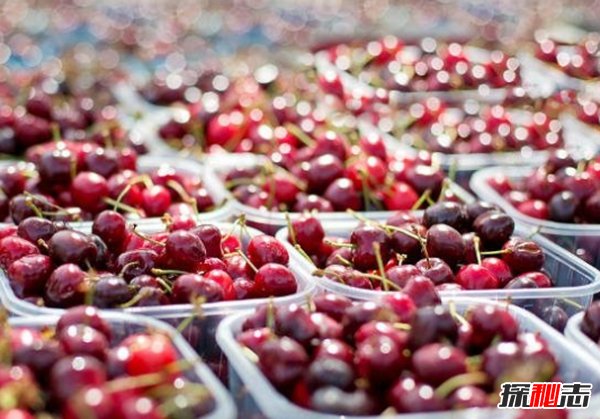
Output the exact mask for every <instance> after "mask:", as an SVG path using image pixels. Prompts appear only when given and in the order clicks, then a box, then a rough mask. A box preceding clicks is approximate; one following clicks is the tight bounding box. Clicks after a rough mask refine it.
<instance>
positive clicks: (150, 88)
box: [139, 69, 229, 106]
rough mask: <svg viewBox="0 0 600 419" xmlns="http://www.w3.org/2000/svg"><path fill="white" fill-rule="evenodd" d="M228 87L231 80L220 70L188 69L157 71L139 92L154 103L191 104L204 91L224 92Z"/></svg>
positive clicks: (166, 104) (160, 104)
mask: <svg viewBox="0 0 600 419" xmlns="http://www.w3.org/2000/svg"><path fill="white" fill-rule="evenodd" d="M228 87H229V80H228V79H227V77H226V76H224V75H223V74H221V73H219V72H216V71H211V70H206V71H199V72H198V71H194V70H191V69H186V70H184V71H182V72H180V73H171V72H166V73H164V72H159V71H157V72H156V74H155V75H154V77H153V78H152V80H150V81H149V82H148V83H147V84H145V85H144V86H143V87H142V88H141V89H140V90H139V92H140V94H141V95H142V97H143V98H144V99H146V100H147V101H148V102H150V103H152V104H154V105H159V106H168V105H173V104H176V103H185V104H191V103H194V102H197V101H198V99H199V97H200V96H201V94H202V93H207V92H216V93H223V92H224V91H226V90H227V88H228Z"/></svg>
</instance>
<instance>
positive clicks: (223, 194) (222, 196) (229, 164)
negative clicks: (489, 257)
mask: <svg viewBox="0 0 600 419" xmlns="http://www.w3.org/2000/svg"><path fill="white" fill-rule="evenodd" d="M264 161H266V159H265V158H264V157H261V156H257V155H254V154H250V153H242V154H235V155H231V156H220V157H218V158H215V157H211V159H209V160H208V162H207V165H208V167H207V170H206V176H205V178H204V184H205V187H206V188H207V189H208V191H209V193H210V195H211V196H213V199H215V201H222V200H228V201H230V211H231V212H232V213H233V215H240V214H244V215H245V217H246V220H247V221H248V223H249V225H251V226H252V227H254V228H257V229H258V230H261V231H264V232H266V233H268V234H273V235H275V233H277V231H278V230H280V229H281V228H283V227H286V226H287V218H286V214H285V213H283V212H273V211H265V210H260V209H257V208H253V207H251V206H248V205H244V204H242V203H240V202H239V201H237V200H236V199H234V198H233V196H232V194H231V192H230V191H228V190H227V188H226V187H225V184H224V183H223V180H222V176H223V175H224V174H225V173H227V172H229V171H230V170H232V169H234V168H242V169H243V168H251V167H255V166H259V165H261V164H262V162H264ZM449 188H450V189H451V190H452V191H453V192H454V193H455V195H456V196H457V197H458V198H459V199H461V200H462V201H464V202H471V201H472V200H473V199H474V198H473V196H472V195H471V194H470V193H469V192H467V191H465V190H464V189H463V188H462V187H460V186H459V185H457V184H455V183H450V184H449ZM394 212H395V211H364V212H360V214H361V215H363V216H365V217H367V218H369V219H371V220H377V221H385V220H386V219H387V218H388V217H389V216H390V215H391V214H393V213H394ZM288 215H289V217H290V219H292V220H293V219H295V218H297V217H299V216H300V215H301V214H300V213H297V212H290V213H288ZM317 218H318V219H319V220H321V221H326V222H341V223H352V222H353V221H354V218H353V217H352V216H351V215H350V214H348V213H346V212H328V213H326V212H322V213H319V214H318V215H317Z"/></svg>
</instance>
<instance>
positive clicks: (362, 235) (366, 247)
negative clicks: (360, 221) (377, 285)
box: [350, 226, 390, 271]
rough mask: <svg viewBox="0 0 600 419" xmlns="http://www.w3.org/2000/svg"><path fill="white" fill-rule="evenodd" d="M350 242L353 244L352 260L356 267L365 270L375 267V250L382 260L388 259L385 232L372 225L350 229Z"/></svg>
mask: <svg viewBox="0 0 600 419" xmlns="http://www.w3.org/2000/svg"><path fill="white" fill-rule="evenodd" d="M350 243H352V244H353V245H354V246H355V249H354V254H353V258H352V262H353V263H354V266H355V267H356V269H359V270H363V271H367V270H370V269H376V268H377V252H376V247H377V246H378V247H379V254H380V256H381V258H382V260H388V259H389V256H390V248H389V244H388V238H387V236H386V234H385V232H384V231H383V230H381V229H379V228H377V227H373V226H361V227H358V228H356V229H354V230H353V231H352V234H351V235H350Z"/></svg>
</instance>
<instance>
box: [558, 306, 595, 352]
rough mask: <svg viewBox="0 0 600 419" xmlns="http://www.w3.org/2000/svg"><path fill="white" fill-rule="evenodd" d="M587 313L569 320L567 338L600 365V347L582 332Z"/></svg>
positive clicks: (579, 314) (566, 331)
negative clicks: (582, 323)
mask: <svg viewBox="0 0 600 419" xmlns="http://www.w3.org/2000/svg"><path fill="white" fill-rule="evenodd" d="M584 314H585V313H583V312H581V313H577V314H576V315H574V316H573V317H571V318H570V319H569V322H568V323H567V327H566V328H565V336H566V337H567V338H569V339H570V340H572V341H573V342H575V343H576V344H577V345H579V346H580V347H582V348H584V349H585V350H586V351H587V352H589V353H590V355H591V356H592V357H593V358H594V360H596V362H598V363H599V364H600V346H599V345H598V344H597V343H596V342H594V341H593V340H591V339H590V338H589V337H588V336H587V335H586V334H585V333H583V332H582V331H581V322H582V321H583V316H584Z"/></svg>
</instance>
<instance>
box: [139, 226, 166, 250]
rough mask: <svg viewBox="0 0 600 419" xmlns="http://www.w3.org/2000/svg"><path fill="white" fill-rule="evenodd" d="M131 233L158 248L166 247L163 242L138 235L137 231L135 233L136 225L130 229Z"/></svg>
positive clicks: (144, 235) (141, 234)
mask: <svg viewBox="0 0 600 419" xmlns="http://www.w3.org/2000/svg"><path fill="white" fill-rule="evenodd" d="M131 233H132V234H134V235H136V236H138V237H139V238H140V239H142V240H145V241H147V242H150V243H152V244H155V245H157V246H160V247H165V246H166V245H165V244H164V243H163V242H160V241H158V240H154V239H153V238H151V237H149V236H147V235H146V234H143V233H140V232H139V231H137V224H134V225H133V226H132V228H131Z"/></svg>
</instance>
